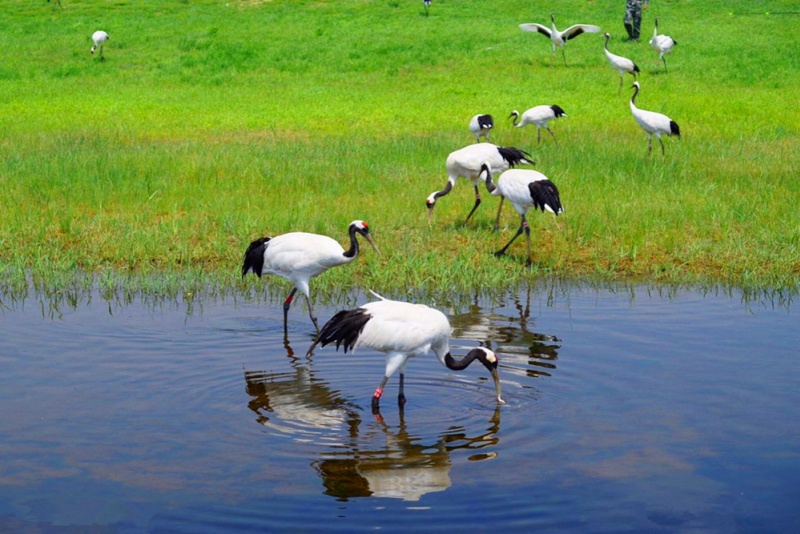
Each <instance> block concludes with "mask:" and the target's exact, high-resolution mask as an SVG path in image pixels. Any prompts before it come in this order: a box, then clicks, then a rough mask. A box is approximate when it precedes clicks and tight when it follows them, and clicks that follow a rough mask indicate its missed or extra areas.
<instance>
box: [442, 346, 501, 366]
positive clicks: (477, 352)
mask: <svg viewBox="0 0 800 534" xmlns="http://www.w3.org/2000/svg"><path fill="white" fill-rule="evenodd" d="M475 360H478V361H479V362H481V363H482V364H483V365H484V366H485V367H486V368H487V369H489V371H492V370H494V369H497V361H496V360H495V361H494V362H490V361H489V360H488V358H487V357H486V351H484V350H483V349H472V350H471V351H469V352H468V353H467V355H466V356H464V357H463V358H461V359H460V360H456V359H455V358H453V356H452V355H451V354H450V353H449V352H448V353H447V354H445V355H444V364H445V365H446V366H447V368H448V369H452V370H453V371H463V370H464V369H466V368H467V367H469V366H470V364H472V362H474V361H475Z"/></svg>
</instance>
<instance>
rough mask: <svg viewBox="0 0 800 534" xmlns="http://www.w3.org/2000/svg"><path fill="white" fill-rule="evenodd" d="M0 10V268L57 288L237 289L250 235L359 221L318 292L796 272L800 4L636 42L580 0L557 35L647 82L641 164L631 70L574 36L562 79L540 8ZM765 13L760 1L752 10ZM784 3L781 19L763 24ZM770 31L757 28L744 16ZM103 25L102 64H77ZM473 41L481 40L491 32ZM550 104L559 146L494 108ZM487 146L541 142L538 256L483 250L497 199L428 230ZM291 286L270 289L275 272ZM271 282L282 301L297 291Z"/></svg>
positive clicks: (563, 11) (785, 282) (315, 5)
mask: <svg viewBox="0 0 800 534" xmlns="http://www.w3.org/2000/svg"><path fill="white" fill-rule="evenodd" d="M62 4H63V9H61V8H59V7H54V6H53V5H52V4H50V3H47V2H44V0H42V2H30V1H27V0H9V1H8V2H7V5H6V6H5V7H4V9H3V10H2V11H0V28H2V31H0V57H2V61H0V205H2V207H3V209H2V213H0V269H2V275H0V276H2V277H3V278H4V279H5V280H6V282H4V283H6V284H10V285H13V284H18V283H19V280H20V278H21V277H24V275H25V274H26V273H27V274H29V275H31V276H32V277H33V278H34V280H35V281H37V283H41V284H44V285H49V286H53V285H56V286H57V285H59V284H62V283H64V282H63V280H68V279H70V277H71V273H75V272H80V273H90V274H97V275H98V276H99V279H101V280H106V281H109V280H112V281H111V282H107V284H108V285H109V287H111V286H114V287H116V286H117V285H118V284H119V283H120V281H122V285H123V286H126V287H127V286H130V285H136V284H142V283H143V282H142V280H152V279H153V278H156V279H159V280H162V281H163V282H161V283H163V284H164V285H165V287H175V286H176V285H178V286H180V285H181V284H184V285H189V286H194V285H195V284H198V285H202V284H206V283H208V284H211V285H213V286H216V287H238V288H239V289H242V288H245V289H247V288H250V287H251V286H252V285H255V286H256V287H258V283H257V282H256V281H254V280H249V281H247V282H246V283H245V285H244V286H239V285H238V284H239V282H238V270H239V265H240V261H241V256H242V253H243V251H244V249H245V248H246V246H247V243H248V242H249V241H250V240H251V239H253V238H255V237H258V236H259V235H264V234H272V235H274V234H278V233H283V232H287V231H293V230H305V231H312V232H319V233H325V234H328V235H331V236H333V237H338V238H341V241H342V242H344V240H345V239H344V238H345V228H346V225H347V224H348V223H349V222H350V221H351V220H353V219H357V218H359V219H365V220H367V221H368V222H369V224H370V226H371V228H372V230H373V233H374V237H375V239H376V241H377V243H378V245H379V247H380V248H381V252H382V254H381V256H380V257H377V256H376V255H375V254H374V253H373V252H372V251H371V250H370V249H367V251H366V253H365V254H364V257H363V258H361V259H360V260H359V261H358V262H357V263H356V264H355V265H352V266H349V267H347V268H344V269H339V270H334V271H331V272H329V273H327V274H326V275H324V276H323V277H321V278H320V279H319V281H318V283H317V288H318V289H321V290H325V289H328V290H335V288H341V287H348V286H351V285H357V286H360V287H373V288H384V289H386V288H391V289H395V290H396V289H403V288H414V290H416V289H417V288H419V289H421V290H428V289H431V290H434V291H449V290H451V289H474V288H481V289H491V288H497V287H502V286H507V285H515V284H518V283H520V282H525V281H528V280H531V279H536V278H538V277H540V276H543V275H548V276H556V277H562V278H569V279H574V278H591V279H597V278H601V279H644V280H655V281H659V282H670V283H698V284H706V285H707V284H718V283H721V284H729V285H736V286H743V287H778V288H795V287H796V285H797V280H798V278H799V277H800V181H798V171H799V170H800V168H799V167H800V166H799V165H798V163H799V162H800V156H798V154H800V150H799V149H798V132H799V131H800V112H799V111H798V108H797V105H796V92H797V84H798V81H800V72H799V71H800V61H798V57H799V56H798V52H797V51H798V50H800V46H798V45H800V36H798V35H797V33H796V32H794V31H793V30H792V28H793V27H794V26H795V25H796V24H797V22H798V21H800V15H798V14H795V13H790V12H791V11H792V10H793V7H792V2H788V1H783V2H779V1H775V2H759V3H757V6H755V5H754V3H753V2H746V1H741V2H713V1H712V2H704V3H702V5H698V4H697V3H696V2H689V1H667V0H657V1H654V2H651V3H650V9H649V10H648V11H647V12H646V14H645V18H644V22H643V34H644V35H645V36H646V38H645V39H644V40H643V42H642V43H639V44H634V43H628V42H624V41H623V39H622V24H621V16H622V9H621V7H622V6H620V5H619V4H621V2H618V1H611V0H609V1H602V2H567V3H565V4H563V5H561V6H560V7H559V8H558V9H559V11H558V12H557V13H556V15H557V23H558V25H559V27H560V28H564V27H566V26H568V25H570V24H572V23H575V22H591V23H595V24H598V25H600V26H601V27H603V29H604V30H606V29H607V30H609V31H610V32H611V33H612V41H611V44H610V48H611V49H612V50H614V51H615V52H617V53H619V54H621V55H625V56H628V57H630V58H631V59H633V60H634V61H636V62H637V63H638V64H639V66H640V68H641V69H642V73H641V77H640V81H641V84H642V93H641V94H640V96H639V99H638V100H637V103H638V104H639V106H640V107H642V108H645V109H650V110H654V111H660V112H663V113H666V114H668V115H669V116H670V117H672V118H673V119H674V120H675V121H676V122H678V123H679V124H680V126H681V130H682V133H683V134H684V135H683V139H682V140H680V141H679V140H677V139H666V140H665V144H666V145H667V147H666V155H665V156H662V155H661V153H660V151H658V143H657V142H656V149H655V150H654V152H653V153H652V155H650V156H648V155H647V152H646V145H647V141H646V137H645V134H644V132H643V131H642V130H641V129H640V128H639V127H638V126H637V125H636V124H635V122H634V121H633V118H632V117H631V114H630V110H629V107H628V101H629V98H630V94H631V91H630V89H628V87H629V85H630V83H629V81H630V80H626V84H625V86H624V89H623V91H622V92H621V93H618V92H617V87H618V77H617V75H616V73H615V72H614V71H613V70H612V69H611V68H610V67H609V66H608V65H607V63H606V61H605V58H604V57H603V55H602V46H603V40H602V38H601V36H598V35H586V36H581V37H580V38H578V39H576V40H574V41H571V42H570V43H569V44H568V46H567V51H566V52H567V61H568V65H567V66H565V65H564V64H563V62H562V60H561V58H560V55H559V57H558V58H557V60H556V61H555V62H553V61H552V59H551V55H550V44H549V42H547V40H546V39H545V38H543V37H542V36H539V35H534V34H530V33H524V32H521V31H519V29H518V28H517V24H518V23H520V22H536V21H538V22H547V20H548V16H549V11H548V12H544V11H541V12H539V11H536V9H535V8H534V7H532V6H531V4H530V2H520V1H497V2H491V3H488V2H485V1H478V0H474V1H463V2H455V1H452V0H451V1H445V0H440V1H439V2H436V3H435V5H434V6H433V7H432V9H431V11H430V15H429V16H427V17H426V16H424V10H423V8H422V3H421V2H416V1H413V2H412V1H387V2H357V1H344V2H342V1H337V2H327V1H322V2H295V1H291V2H290V1H272V2H257V1H249V2H245V1H238V2H237V1H231V2H213V1H184V2H172V1H160V2H156V1H138V2H133V1H129V2H126V1H118V2H97V1H88V0H86V1H78V0H63V1H62ZM754 6H755V7H754ZM767 12H770V14H766V13H767ZM654 15H657V16H659V17H660V19H661V26H660V29H661V31H662V32H663V33H668V34H671V35H672V36H673V37H674V38H675V39H676V40H677V41H678V43H679V44H678V46H677V47H676V48H675V50H674V52H673V54H672V55H671V56H670V57H669V59H668V61H669V68H670V70H669V73H665V72H664V71H663V66H661V67H659V66H657V65H656V59H657V56H656V55H655V54H654V53H653V51H652V50H650V48H649V47H648V46H647V43H646V40H647V39H649V37H650V35H651V34H652V29H653V25H652V20H653V16H654ZM754 26H755V27H758V28H760V31H759V32H757V33H755V32H752V31H751V28H752V27H754ZM100 28H102V29H105V30H106V31H108V33H109V34H110V35H111V39H110V41H109V42H108V43H107V45H106V48H105V57H106V59H105V61H102V62H101V61H99V60H98V58H96V57H92V56H90V54H89V48H90V47H91V41H90V38H89V36H90V35H91V33H92V32H93V31H94V30H96V29H100ZM478 28H483V30H478ZM551 103H557V104H559V105H560V106H561V107H563V108H564V109H565V110H566V111H567V114H568V117H567V118H564V119H560V120H559V121H557V122H556V123H554V124H553V128H554V129H555V131H556V135H557V136H558V139H559V144H558V145H555V144H553V143H552V140H551V139H549V136H547V135H545V138H543V142H542V144H541V145H538V146H537V144H536V133H535V129H533V128H524V129H513V128H512V127H511V125H510V122H507V121H506V120H505V117H506V116H507V115H508V114H509V112H510V111H511V110H512V109H519V110H520V111H522V110H524V109H527V108H529V107H532V106H534V105H538V104H551ZM478 112H486V113H492V114H493V115H494V116H495V119H496V121H497V123H498V125H497V128H496V132H495V134H494V135H493V137H492V141H493V142H496V143H498V144H502V145H511V146H517V147H519V148H523V149H526V150H529V151H530V152H531V153H532V154H533V155H534V156H535V158H536V160H537V166H536V168H537V169H538V170H539V171H540V172H543V173H545V174H546V175H548V176H549V177H550V178H551V179H552V180H553V181H554V182H555V183H556V184H557V185H558V187H559V189H560V191H561V197H562V201H563V203H564V206H565V208H566V213H565V214H564V215H562V216H560V217H558V218H554V217H552V216H550V215H547V216H544V215H541V214H539V213H536V214H534V213H532V214H531V216H530V217H529V220H530V221H531V226H532V230H533V232H532V236H533V243H534V246H535V249H536V251H535V260H534V265H533V266H531V267H530V268H529V267H526V266H525V265H524V263H523V260H524V242H523V241H521V240H520V242H519V243H518V244H516V245H515V246H514V247H513V248H512V249H511V254H510V255H509V256H508V257H505V258H501V259H496V258H494V257H493V256H492V254H491V253H492V252H493V251H494V250H497V249H498V248H500V247H501V246H502V244H504V243H505V242H506V241H507V240H508V239H509V238H510V236H511V235H513V232H514V231H516V228H517V226H518V224H519V218H518V216H517V215H516V213H515V212H513V210H512V209H510V207H508V206H507V207H506V211H505V215H504V217H503V228H502V230H501V232H499V233H492V232H491V226H492V223H493V219H494V214H495V210H496V207H497V199H496V198H494V197H490V196H488V194H486V193H484V195H483V196H484V204H483V205H482V206H481V207H480V208H479V210H478V212H477V213H476V215H475V216H474V217H473V221H471V222H470V224H469V225H467V226H464V225H462V224H461V221H463V218H464V217H465V216H466V213H467V212H468V211H469V208H470V207H471V204H472V198H473V194H472V190H471V188H470V187H468V186H467V184H466V183H464V182H463V181H461V182H460V183H458V184H457V186H456V187H455V188H454V190H453V192H452V193H451V194H450V195H449V196H447V197H445V198H443V199H442V200H441V201H440V202H439V203H438V204H437V208H436V211H435V221H434V224H433V225H432V226H431V227H429V226H428V224H427V221H426V213H425V207H424V200H425V197H426V196H427V195H428V194H429V193H430V192H432V191H435V190H438V189H440V188H441V187H442V186H443V185H444V183H445V180H446V175H445V172H444V161H445V158H446V157H447V154H448V153H450V152H451V151H453V150H455V149H458V148H461V147H462V146H464V145H467V144H469V143H471V142H472V137H471V135H470V134H469V132H468V131H467V128H466V125H467V123H468V121H469V118H470V117H471V116H472V115H473V114H475V113H478ZM278 285H279V286H280V285H281V284H280V283H278ZM282 287H285V285H283V286H282Z"/></svg>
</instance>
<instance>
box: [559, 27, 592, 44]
mask: <svg viewBox="0 0 800 534" xmlns="http://www.w3.org/2000/svg"><path fill="white" fill-rule="evenodd" d="M582 33H600V26H595V25H593V24H573V25H572V26H570V27H569V28H567V29H566V30H564V31H563V32H561V37H562V38H563V39H564V40H565V41H569V40H570V39H574V38H575V37H577V36H579V35H580V34H582Z"/></svg>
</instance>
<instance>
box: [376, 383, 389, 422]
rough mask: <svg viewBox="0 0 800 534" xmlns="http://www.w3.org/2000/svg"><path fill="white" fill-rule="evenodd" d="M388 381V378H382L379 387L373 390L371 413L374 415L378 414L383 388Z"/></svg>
mask: <svg viewBox="0 0 800 534" xmlns="http://www.w3.org/2000/svg"><path fill="white" fill-rule="evenodd" d="M388 381H389V377H388V376H384V377H383V380H381V383H380V385H378V387H377V388H375V393H373V394H372V413H374V414H376V413H378V410H379V407H380V402H381V396H382V395H383V388H385V387H386V382H388Z"/></svg>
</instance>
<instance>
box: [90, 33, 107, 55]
mask: <svg viewBox="0 0 800 534" xmlns="http://www.w3.org/2000/svg"><path fill="white" fill-rule="evenodd" d="M108 39H109V37H108V34H107V33H106V32H104V31H103V30H97V31H96V32H94V33H93V34H92V41H94V46H92V49H91V53H92V54H94V51H95V50H98V49H99V50H100V52H99V54H98V55H99V56H100V59H103V44H105V42H106V41H108Z"/></svg>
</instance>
